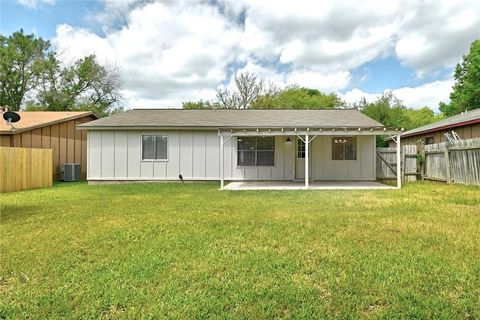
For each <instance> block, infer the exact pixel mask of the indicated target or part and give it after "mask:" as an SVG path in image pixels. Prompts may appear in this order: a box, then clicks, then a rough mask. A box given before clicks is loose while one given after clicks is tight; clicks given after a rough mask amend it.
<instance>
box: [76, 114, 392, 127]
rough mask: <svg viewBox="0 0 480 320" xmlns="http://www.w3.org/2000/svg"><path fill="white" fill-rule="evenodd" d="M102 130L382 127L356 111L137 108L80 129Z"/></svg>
mask: <svg viewBox="0 0 480 320" xmlns="http://www.w3.org/2000/svg"><path fill="white" fill-rule="evenodd" d="M78 127H79V128H83V129H90V128H91V129H101V128H105V129H108V128H129V127H135V128H297V127H298V128H307V127H309V128H313V127H326V128H327V127H328V128H337V127H338V128H345V127H383V125H382V124H381V123H379V122H377V121H375V120H373V119H371V118H369V117H367V116H365V115H364V114H362V113H360V112H359V111H357V110H218V109H217V110H184V109H134V110H129V111H126V112H123V113H119V114H116V115H113V116H111V117H107V118H103V119H99V120H95V121H91V122H88V123H85V124H82V125H79V126H78Z"/></svg>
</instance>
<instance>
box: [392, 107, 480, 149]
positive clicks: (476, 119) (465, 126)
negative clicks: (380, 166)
mask: <svg viewBox="0 0 480 320" xmlns="http://www.w3.org/2000/svg"><path fill="white" fill-rule="evenodd" d="M445 134H448V135H450V137H453V136H454V135H458V138H460V139H470V138H480V109H474V110H470V111H468V112H464V113H462V114H458V115H456V116H453V117H449V118H446V119H443V120H440V121H437V122H435V123H431V124H427V125H426V126H423V127H419V128H415V129H413V130H409V131H406V132H404V133H402V135H401V137H402V144H403V145H416V144H419V143H420V142H423V143H424V144H433V143H439V142H443V141H447V140H448V139H447V137H446V135H445ZM386 140H387V141H390V147H394V145H395V142H394V141H393V139H386Z"/></svg>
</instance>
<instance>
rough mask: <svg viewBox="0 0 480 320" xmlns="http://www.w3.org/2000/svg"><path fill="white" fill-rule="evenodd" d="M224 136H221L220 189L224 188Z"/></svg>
mask: <svg viewBox="0 0 480 320" xmlns="http://www.w3.org/2000/svg"><path fill="white" fill-rule="evenodd" d="M223 147H224V144H223V134H221V135H220V189H223V186H224V183H225V182H224V174H225V173H224V165H223V152H224V150H223Z"/></svg>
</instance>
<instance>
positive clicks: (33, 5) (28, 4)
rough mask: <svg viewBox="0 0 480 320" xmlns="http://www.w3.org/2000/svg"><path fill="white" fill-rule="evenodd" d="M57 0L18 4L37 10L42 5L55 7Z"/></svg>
mask: <svg viewBox="0 0 480 320" xmlns="http://www.w3.org/2000/svg"><path fill="white" fill-rule="evenodd" d="M55 2H56V1H55V0H17V3H18V4H20V5H22V6H24V7H25V8H28V9H36V8H38V6H39V5H41V4H48V5H53V4H55Z"/></svg>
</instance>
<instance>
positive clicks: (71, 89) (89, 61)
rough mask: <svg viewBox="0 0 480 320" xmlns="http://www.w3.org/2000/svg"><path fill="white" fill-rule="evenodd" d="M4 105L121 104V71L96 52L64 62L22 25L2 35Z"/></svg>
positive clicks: (0, 96)
mask: <svg viewBox="0 0 480 320" xmlns="http://www.w3.org/2000/svg"><path fill="white" fill-rule="evenodd" d="M0 57H1V60H0V84H1V88H0V105H2V106H8V107H10V108H11V109H12V110H20V109H21V108H24V109H26V110H46V111H75V110H90V111H94V112H96V113H97V114H98V115H100V116H105V115H109V114H111V113H112V112H115V111H118V110H120V108H119V107H118V104H119V102H120V100H121V96H120V93H119V88H120V86H121V82H120V72H119V70H118V68H117V67H115V66H113V65H110V64H104V65H102V64H100V63H99V62H98V61H97V59H96V57H95V56H94V55H90V56H86V57H84V58H82V59H79V60H77V61H75V62H73V63H72V64H70V65H65V64H62V63H61V62H60V60H59V58H58V54H57V53H56V52H55V51H53V50H51V48H50V43H49V42H48V41H44V40H43V39H42V38H36V37H35V36H34V35H33V34H31V35H25V34H24V33H23V30H20V31H18V32H15V33H13V34H12V35H11V36H9V37H5V36H0Z"/></svg>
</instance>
